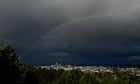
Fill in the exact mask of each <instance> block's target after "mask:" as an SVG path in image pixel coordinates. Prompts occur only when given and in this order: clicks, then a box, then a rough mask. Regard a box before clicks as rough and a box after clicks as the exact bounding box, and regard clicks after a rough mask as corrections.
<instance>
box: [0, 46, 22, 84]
mask: <svg viewBox="0 0 140 84" xmlns="http://www.w3.org/2000/svg"><path fill="white" fill-rule="evenodd" d="M0 67H1V69H0V78H1V81H4V80H7V81H4V82H6V83H13V84H15V83H16V82H17V79H18V76H19V67H20V66H19V58H18V56H16V54H15V52H14V49H13V48H12V47H11V46H9V45H4V46H2V47H0Z"/></svg>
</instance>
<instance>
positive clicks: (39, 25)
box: [0, 0, 140, 65]
mask: <svg viewBox="0 0 140 84" xmlns="http://www.w3.org/2000/svg"><path fill="white" fill-rule="evenodd" d="M0 6H1V7H0V44H1V45H2V44H5V43H8V44H11V45H12V46H13V47H14V48H15V50H16V52H17V54H18V55H20V56H21V57H22V62H23V63H27V64H34V65H39V64H41V65H45V64H54V63H56V62H58V63H65V64H140V1H139V0H39V1H38V0H34V1H33V0H29V1H19V0H1V1H0Z"/></svg>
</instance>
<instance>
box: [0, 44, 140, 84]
mask: <svg viewBox="0 0 140 84" xmlns="http://www.w3.org/2000/svg"><path fill="white" fill-rule="evenodd" d="M139 79H140V78H139V77H136V76H135V75H132V74H130V73H129V72H125V73H124V72H118V71H116V72H115V73H89V72H82V71H80V70H78V69H74V70H69V71H65V70H63V69H59V70H55V69H53V68H52V69H49V70H47V69H45V68H39V67H34V66H31V65H25V64H21V63H20V57H19V56H17V55H16V53H15V51H14V49H13V48H12V47H11V46H9V45H5V46H2V47H0V82H1V84H140V80H139Z"/></svg>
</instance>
